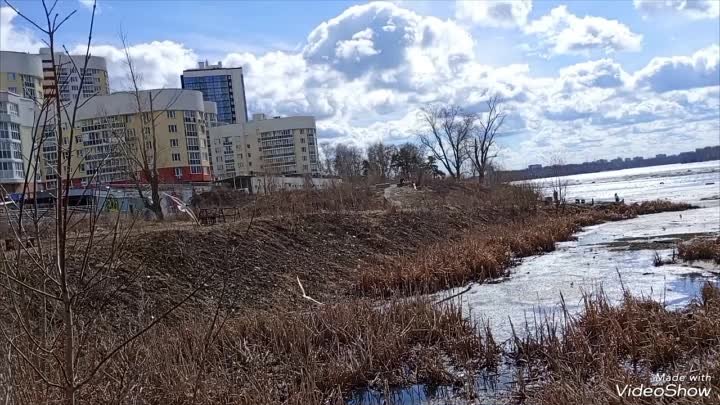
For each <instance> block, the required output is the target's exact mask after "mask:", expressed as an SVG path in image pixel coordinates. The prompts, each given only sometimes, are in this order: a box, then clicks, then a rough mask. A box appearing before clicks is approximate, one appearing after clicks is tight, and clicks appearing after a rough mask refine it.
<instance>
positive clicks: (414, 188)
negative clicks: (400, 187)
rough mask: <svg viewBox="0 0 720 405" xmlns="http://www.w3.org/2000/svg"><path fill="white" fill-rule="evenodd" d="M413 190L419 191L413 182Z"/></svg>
mask: <svg viewBox="0 0 720 405" xmlns="http://www.w3.org/2000/svg"><path fill="white" fill-rule="evenodd" d="M413 190H417V186H416V185H415V183H414V182H413Z"/></svg>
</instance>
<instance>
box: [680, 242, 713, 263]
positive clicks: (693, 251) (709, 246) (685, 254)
mask: <svg viewBox="0 0 720 405" xmlns="http://www.w3.org/2000/svg"><path fill="white" fill-rule="evenodd" d="M678 256H679V257H680V258H681V259H682V260H687V261H695V260H713V261H715V263H719V264H720V237H718V238H716V239H714V240H713V239H710V238H695V239H693V240H690V241H687V242H683V243H680V244H679V245H678Z"/></svg>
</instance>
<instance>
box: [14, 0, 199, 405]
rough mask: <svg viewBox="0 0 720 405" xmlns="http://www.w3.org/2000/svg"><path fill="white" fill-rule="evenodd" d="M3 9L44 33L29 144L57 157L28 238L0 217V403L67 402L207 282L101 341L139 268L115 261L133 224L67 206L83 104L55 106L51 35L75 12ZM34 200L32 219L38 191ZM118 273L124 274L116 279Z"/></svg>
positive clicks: (18, 224) (17, 223)
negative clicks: (5, 243) (0, 381)
mask: <svg viewBox="0 0 720 405" xmlns="http://www.w3.org/2000/svg"><path fill="white" fill-rule="evenodd" d="M6 3H7V4H8V5H9V7H11V8H12V9H13V10H14V11H15V12H17V13H18V15H19V16H21V17H22V18H24V19H25V20H27V21H28V22H29V23H30V24H32V25H33V26H34V27H35V28H36V29H38V30H39V31H40V32H42V33H43V34H44V36H45V41H46V43H47V45H48V47H49V48H50V53H49V56H48V58H49V60H48V61H47V62H44V64H45V65H44V70H45V71H46V72H49V73H52V77H46V78H45V79H46V80H45V83H44V85H45V88H46V89H47V90H49V91H48V92H47V93H46V97H45V100H44V101H43V103H42V106H43V107H44V108H41V109H40V116H41V117H38V118H37V119H36V120H35V123H34V128H33V133H34V134H35V135H34V137H35V138H36V139H40V141H38V143H41V142H42V138H44V137H47V138H48V139H50V138H53V139H54V141H55V142H56V144H57V158H56V160H55V161H54V167H55V171H54V174H55V175H56V178H55V187H54V190H53V193H54V195H53V204H54V207H52V209H50V210H48V213H46V214H45V215H44V216H43V218H42V220H41V218H40V217H39V216H35V217H34V219H33V222H34V225H35V229H34V231H33V230H27V229H25V228H24V226H23V225H22V221H21V220H20V218H21V217H20V218H16V219H13V218H11V217H10V215H9V214H8V213H7V212H6V213H5V214H6V215H7V217H6V218H5V220H6V221H7V224H8V225H9V227H10V228H11V229H10V233H11V235H12V237H13V241H14V242H15V249H14V250H11V251H6V250H2V251H0V342H2V343H3V344H4V349H7V355H6V353H3V360H4V361H3V370H2V373H5V372H6V370H5V367H7V372H8V373H9V377H7V381H11V383H10V384H11V385H12V386H11V387H8V390H7V391H6V396H5V398H3V399H4V401H5V403H60V402H62V403H63V404H65V405H75V404H77V403H78V402H79V398H78V394H79V393H80V392H81V390H82V389H83V388H84V387H86V386H88V385H93V384H94V383H95V382H96V379H97V377H98V376H99V375H100V374H101V373H102V372H103V371H104V370H105V368H106V367H107V366H108V365H109V364H110V363H111V362H112V361H113V359H114V358H115V356H116V355H117V354H118V353H120V352H121V351H123V349H124V348H126V347H127V346H128V345H130V344H132V343H133V342H134V341H136V340H137V339H138V338H139V337H141V336H143V335H144V334H145V333H147V332H148V331H149V330H151V329H152V328H153V327H154V326H155V325H157V324H158V323H159V322H161V321H162V320H163V319H165V318H166V317H167V316H168V315H169V314H170V313H172V312H173V311H174V310H175V309H177V308H178V307H179V306H180V305H183V304H184V303H185V302H187V301H188V300H189V299H190V298H191V297H192V296H194V295H195V294H196V293H197V291H199V289H200V288H201V287H200V286H202V285H204V281H207V280H203V282H201V283H200V284H199V285H200V286H198V287H196V288H194V289H193V290H192V291H191V292H189V293H188V294H187V295H185V296H184V297H183V298H181V299H179V300H178V301H175V302H173V303H171V304H168V305H167V306H166V307H165V308H164V309H161V310H160V311H159V312H157V313H156V314H155V316H154V318H152V320H151V321H148V322H147V323H143V324H141V325H139V326H137V327H134V328H132V329H130V330H127V331H120V332H119V333H117V334H114V335H113V336H112V338H106V339H105V340H102V339H100V335H101V334H102V332H103V331H107V330H108V328H109V327H110V325H109V323H111V322H112V320H109V318H111V317H112V314H113V312H112V310H111V308H112V306H111V303H112V302H113V301H115V300H116V299H117V298H118V295H119V294H120V292H121V291H122V290H123V289H124V288H126V287H127V286H128V285H130V284H132V283H135V282H136V281H137V279H138V277H139V275H140V274H141V271H140V270H141V269H142V264H135V265H132V264H129V263H126V262H125V261H124V260H123V255H124V254H125V253H126V252H127V251H128V249H129V246H128V243H127V241H128V240H129V238H128V236H129V233H130V231H131V230H132V229H133V224H134V221H132V220H131V221H130V223H125V222H123V221H121V216H120V215H118V216H116V217H115V218H114V220H112V221H111V223H110V226H109V228H108V229H105V230H103V229H101V228H100V227H99V226H98V224H99V222H100V219H101V217H102V216H103V214H104V213H103V210H102V207H97V206H94V208H93V209H91V210H77V209H75V208H74V207H72V206H71V200H70V195H71V183H72V182H71V180H72V179H73V178H74V176H75V174H76V170H77V167H73V163H72V162H73V160H72V157H73V156H75V155H76V154H75V152H76V151H77V150H79V149H76V148H79V146H78V145H76V132H77V127H78V124H79V122H77V121H76V120H77V117H78V111H79V110H80V109H81V108H82V107H83V103H81V102H80V92H78V94H77V95H76V97H75V100H74V102H73V103H68V104H65V103H63V102H62V100H61V98H60V85H61V83H60V80H59V77H60V74H59V67H60V65H59V63H58V59H57V57H56V53H55V50H56V49H57V47H58V45H57V42H56V40H57V34H58V31H59V30H60V28H61V27H62V26H63V25H64V24H65V22H67V21H68V19H69V18H70V17H71V16H73V15H74V14H75V11H73V12H70V13H68V14H67V15H65V16H60V15H59V13H58V12H56V11H55V8H56V5H57V1H54V2H51V3H52V4H48V2H47V1H46V0H43V1H42V6H43V11H44V13H43V17H44V21H43V22H36V21H34V20H33V19H31V18H29V17H27V16H26V15H24V14H22V13H21V12H19V11H18V10H17V9H16V8H15V7H14V6H13V5H12V4H11V3H9V2H7V1H6ZM95 10H96V8H95V6H93V11H92V15H91V19H90V24H89V25H90V28H89V34H88V39H87V48H86V51H85V55H84V64H83V66H82V68H81V67H78V66H77V65H75V63H74V62H73V64H72V69H73V71H74V72H75V73H77V74H78V76H79V77H80V88H82V84H83V82H84V81H85V79H86V72H87V64H88V61H89V59H90V48H91V42H92V33H93V26H94V20H95ZM51 110H52V111H51ZM42 115H45V117H44V118H42ZM30 157H31V158H32V159H34V161H33V160H30V161H29V162H28V170H26V171H25V181H24V184H23V190H27V189H29V188H30V187H31V185H32V184H34V183H35V181H36V175H35V173H33V170H31V169H30V168H33V167H34V168H35V169H37V168H38V167H39V163H38V162H39V160H40V159H41V155H40V153H38V151H37V149H36V150H35V152H34V153H31V156H30ZM86 192H89V189H88V186H86V187H85V188H84V189H82V194H83V195H86V194H85V193H86ZM92 193H93V194H92V196H93V198H94V197H96V196H97V194H96V192H95V191H93V192H92ZM25 197H26V196H25V195H24V194H23V195H22V197H21V198H22V202H21V204H20V205H21V206H23V205H25V204H24V202H25ZM33 199H34V200H35V203H34V204H35V205H36V206H35V211H36V212H38V211H39V209H38V207H37V194H34V197H33ZM20 215H21V216H22V213H20ZM106 219H107V220H108V221H110V220H111V219H110V218H106ZM48 229H52V230H53V231H54V232H49V231H48ZM3 236H4V235H3ZM120 268H122V271H119V269H120ZM120 274H122V275H123V276H122V277H119V275H120ZM208 277H212V275H210V276H208ZM4 381H5V380H4ZM23 383H24V384H26V385H25V386H24V390H23V391H22V392H19V390H18V389H17V388H18V386H20V385H21V384H23ZM8 393H11V394H8ZM11 395H12V396H11Z"/></svg>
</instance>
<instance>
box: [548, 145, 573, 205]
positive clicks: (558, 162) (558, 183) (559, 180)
mask: <svg viewBox="0 0 720 405" xmlns="http://www.w3.org/2000/svg"><path fill="white" fill-rule="evenodd" d="M548 162H549V164H548V165H547V166H548V167H549V168H550V173H551V175H552V177H550V178H549V179H548V180H547V181H546V182H545V184H544V188H545V189H546V190H549V191H550V192H552V197H553V203H554V204H555V207H556V208H559V207H560V206H563V207H564V206H565V200H566V199H567V189H568V184H569V183H570V182H569V181H568V180H567V177H565V176H564V175H563V172H562V167H563V166H564V165H565V160H564V159H563V158H562V157H560V156H558V155H555V156H552V157H550V158H549V159H548Z"/></svg>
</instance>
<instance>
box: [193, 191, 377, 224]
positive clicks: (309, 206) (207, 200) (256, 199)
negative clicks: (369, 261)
mask: <svg viewBox="0 0 720 405" xmlns="http://www.w3.org/2000/svg"><path fill="white" fill-rule="evenodd" d="M192 205H193V206H194V207H196V208H213V207H237V208H239V209H240V213H241V216H243V217H249V216H252V215H255V216H265V215H276V216H278V215H300V214H308V213H316V212H341V211H370V210H380V209H384V208H385V207H386V204H385V202H384V201H383V199H382V192H381V191H378V190H375V189H374V188H373V187H370V186H367V185H361V186H357V185H353V184H349V183H339V184H335V185H332V186H330V187H328V188H325V189H318V188H309V187H308V188H303V189H299V190H277V191H274V192H272V193H269V194H261V195H247V194H245V193H244V192H242V191H238V190H231V189H221V188H218V189H215V190H212V191H209V192H206V193H202V194H198V195H196V196H194V197H193V200H192Z"/></svg>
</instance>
